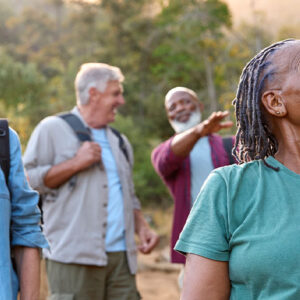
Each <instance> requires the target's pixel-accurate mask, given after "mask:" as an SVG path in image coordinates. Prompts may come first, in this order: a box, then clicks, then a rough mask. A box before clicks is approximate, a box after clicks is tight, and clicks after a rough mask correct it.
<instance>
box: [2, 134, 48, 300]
mask: <svg viewBox="0 0 300 300" xmlns="http://www.w3.org/2000/svg"><path fill="white" fill-rule="evenodd" d="M9 138H10V170H9V181H8V187H9V191H10V197H11V199H10V200H11V226H10V237H11V238H10V241H11V249H12V253H13V256H14V258H15V261H16V266H17V273H18V277H19V281H20V287H21V300H27V299H30V300H38V299H39V276H40V274H39V263H40V257H39V250H38V249H39V248H49V245H48V243H47V241H46V239H45V237H44V235H43V233H42V232H41V226H40V217H41V214H40V211H39V209H38V207H37V203H38V199H39V196H38V193H37V192H35V191H33V190H32V189H31V188H30V187H29V186H28V182H27V179H26V176H25V173H24V168H23V164H22V159H21V146H20V142H19V139H18V136H17V134H16V133H15V132H14V131H13V130H11V129H10V132H9Z"/></svg>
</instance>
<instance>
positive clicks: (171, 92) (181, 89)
mask: <svg viewBox="0 0 300 300" xmlns="http://www.w3.org/2000/svg"><path fill="white" fill-rule="evenodd" d="M178 92H184V93H187V94H190V95H191V96H192V97H193V98H195V100H198V96H197V94H196V93H195V92H194V91H193V90H191V89H188V88H186V87H183V86H177V87H175V88H173V89H171V90H169V91H168V93H167V95H166V97H165V104H167V102H168V101H169V100H170V98H171V97H172V96H173V95H174V94H175V93H178Z"/></svg>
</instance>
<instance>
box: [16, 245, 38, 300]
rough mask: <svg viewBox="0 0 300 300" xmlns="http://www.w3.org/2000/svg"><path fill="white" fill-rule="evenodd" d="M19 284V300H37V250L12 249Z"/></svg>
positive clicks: (26, 248)
mask: <svg viewBox="0 0 300 300" xmlns="http://www.w3.org/2000/svg"><path fill="white" fill-rule="evenodd" d="M13 255H14V258H15V262H16V268H17V274H18V278H19V282H20V300H39V292H40V256H39V250H38V249H37V248H28V247H20V246H16V247H14V248H13Z"/></svg>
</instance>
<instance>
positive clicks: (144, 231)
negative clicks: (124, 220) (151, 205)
mask: <svg viewBox="0 0 300 300" xmlns="http://www.w3.org/2000/svg"><path fill="white" fill-rule="evenodd" d="M134 222H135V232H136V234H137V235H138V237H139V239H140V245H139V246H138V249H139V250H140V251H141V252H142V253H143V254H148V253H150V252H151V251H152V250H153V248H154V247H155V246H156V245H157V244H158V242H159V237H158V235H157V234H156V232H155V231H153V230H152V229H151V228H150V227H149V225H148V223H147V221H146V220H145V218H144V216H143V214H142V212H141V211H140V210H138V209H135V210H134Z"/></svg>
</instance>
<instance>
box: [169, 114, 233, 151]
mask: <svg viewBox="0 0 300 300" xmlns="http://www.w3.org/2000/svg"><path fill="white" fill-rule="evenodd" d="M228 115H229V112H228V111H224V112H221V111H219V112H214V113H212V114H211V115H210V116H209V118H208V119H207V120H205V121H203V122H201V123H200V124H198V125H196V126H194V127H193V128H191V129H188V130H186V131H184V132H182V133H179V134H177V135H176V136H175V137H174V139H173V140H172V143H171V149H172V151H173V153H174V154H175V155H177V156H180V157H186V156H188V155H189V153H190V152H191V151H192V149H193V147H194V146H195V144H196V142H197V141H198V140H199V139H200V138H201V137H204V136H206V135H209V134H212V133H215V132H218V131H220V130H221V129H223V128H230V127H231V126H232V125H233V123H232V122H231V121H225V122H222V120H223V119H224V118H226V117H227V116H228Z"/></svg>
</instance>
